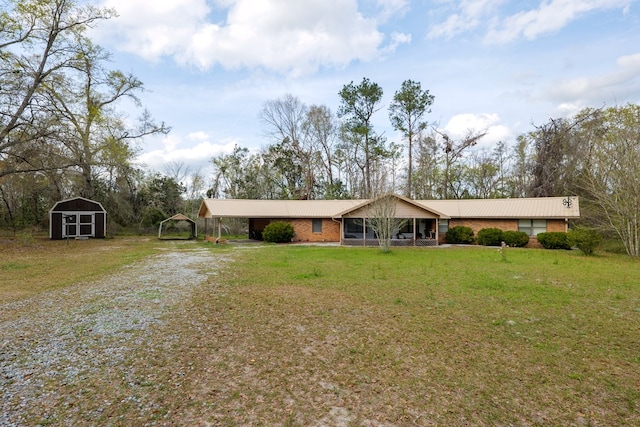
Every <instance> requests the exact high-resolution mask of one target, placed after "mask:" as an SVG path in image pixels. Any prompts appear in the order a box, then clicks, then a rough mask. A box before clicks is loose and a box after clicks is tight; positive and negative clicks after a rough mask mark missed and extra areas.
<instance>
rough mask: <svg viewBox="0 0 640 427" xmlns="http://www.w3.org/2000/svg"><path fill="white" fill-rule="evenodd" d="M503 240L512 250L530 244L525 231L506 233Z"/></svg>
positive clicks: (503, 234)
mask: <svg viewBox="0 0 640 427" xmlns="http://www.w3.org/2000/svg"><path fill="white" fill-rule="evenodd" d="M502 240H504V242H505V243H506V244H507V245H509V246H511V247H512V248H522V247H524V246H527V243H529V235H528V234H527V233H525V232H524V231H505V232H504V233H502Z"/></svg>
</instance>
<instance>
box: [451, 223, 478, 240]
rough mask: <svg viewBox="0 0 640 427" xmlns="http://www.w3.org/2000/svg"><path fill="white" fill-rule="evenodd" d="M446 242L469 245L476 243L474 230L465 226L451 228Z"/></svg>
mask: <svg viewBox="0 0 640 427" xmlns="http://www.w3.org/2000/svg"><path fill="white" fill-rule="evenodd" d="M445 240H446V241H447V243H453V244H469V243H473V242H474V240H475V239H474V238H473V230H472V229H471V228H470V227H465V226H464V225H458V226H456V227H451V228H450V229H449V231H447V234H445Z"/></svg>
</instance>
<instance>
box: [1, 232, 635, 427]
mask: <svg viewBox="0 0 640 427" xmlns="http://www.w3.org/2000/svg"><path fill="white" fill-rule="evenodd" d="M78 243H86V242H78ZM113 243H114V245H115V244H116V243H117V240H115V241H114V242H113ZM137 245H138V246H136V244H132V247H130V248H128V249H126V250H124V249H118V250H106V249H103V250H102V253H103V254H106V255H105V256H104V257H106V258H113V259H112V260H111V261H109V262H111V263H112V264H109V263H108V262H107V261H99V260H98V259H97V258H99V256H98V255H97V254H98V253H99V252H100V250H99V249H98V248H97V247H96V248H93V249H91V250H88V248H89V247H88V246H83V247H82V250H80V249H78V251H79V252H78V253H85V255H86V254H88V253H91V254H93V255H86V256H85V257H78V258H76V259H77V260H79V259H85V258H86V259H92V257H93V256H95V257H96V259H95V260H94V262H104V263H105V264H99V265H97V266H94V268H93V269H91V268H89V267H82V268H79V270H84V271H85V273H84V274H103V273H105V272H108V271H109V269H110V268H113V267H108V266H107V265H111V266H115V265H122V263H126V262H130V261H131V260H134V259H138V258H139V257H142V256H145V254H147V255H148V254H150V253H154V252H155V251H157V250H159V249H171V250H176V249H178V250H179V249H180V248H181V247H180V246H178V245H177V244H175V243H174V244H171V245H170V244H169V243H167V242H162V243H160V244H159V243H158V242H157V241H154V242H153V243H148V242H142V243H140V242H139V243H138V244H137ZM190 245H191V246H190V247H191V248H193V247H194V246H193V245H200V243H191V244H190ZM202 245H204V246H206V247H207V248H209V250H210V251H211V256H212V257H213V258H215V256H216V255H218V254H220V255H221V254H223V253H226V252H228V251H234V249H233V247H232V245H212V244H202ZM36 246H37V245H36ZM120 246H122V244H121V245H120ZM57 248H58V249H59V250H60V252H62V250H63V246H59V247H57ZM29 250H32V248H30V249H29ZM127 251H128V253H129V255H126V254H125V252H127ZM42 252H43V253H47V254H51V255H50V256H51V258H52V259H51V260H49V261H47V263H48V264H47V265H49V267H48V268H49V269H55V268H58V267H54V265H55V264H56V263H57V262H63V261H62V259H63V258H64V257H62V255H56V254H54V251H44V250H43V251H42ZM94 252H95V254H94ZM234 252H235V254H234V257H235V259H236V261H235V262H234V263H233V265H232V266H228V267H226V268H224V270H215V269H214V268H211V269H210V270H207V267H206V266H203V267H202V268H203V273H205V274H206V276H207V277H208V280H206V281H204V282H203V283H201V284H198V286H195V287H194V289H193V297H192V298H191V299H190V300H187V301H181V302H180V303H179V304H177V305H176V306H175V308H174V309H173V311H172V312H170V313H167V315H166V318H165V320H166V322H163V323H161V324H158V325H154V327H153V329H151V328H149V329H148V330H145V334H144V337H145V340H144V341H143V342H144V345H140V346H139V347H138V348H136V349H135V350H134V351H132V352H131V354H130V355H129V357H128V358H127V359H126V360H124V361H122V362H121V363H120V364H119V368H120V369H122V372H123V374H118V375H115V374H114V372H119V371H113V372H112V371H110V370H112V369H114V368H113V367H106V368H105V370H104V372H101V373H97V374H94V373H90V374H89V373H87V374H86V375H87V378H85V379H83V382H82V384H81V387H82V393H86V395H85V394H81V393H80V392H79V391H78V389H77V388H74V387H76V386H74V387H71V386H63V387H61V388H59V389H57V393H56V395H57V396H58V397H59V403H57V404H56V406H57V415H58V418H57V419H65V420H66V419H75V420H79V419H78V417H79V416H81V415H78V414H93V415H96V414H97V415H98V416H99V417H101V418H98V419H99V422H101V423H103V424H114V425H136V424H139V422H140V419H144V420H145V422H146V423H148V424H163V425H164V424H167V425H173V424H182V425H295V426H298V425H380V426H382V425H453V426H458V425H504V426H506V425H530V426H537V425H540V426H541V425H629V426H631V425H640V374H639V372H640V357H639V356H638V355H639V354H640V341H639V340H638V337H639V336H640V329H639V327H638V325H639V324H640V288H639V287H638V283H637V278H638V277H640V263H638V261H637V260H632V259H630V258H628V257H624V256H618V255H611V254H606V255H599V256H596V257H585V256H582V255H580V254H579V253H578V252H577V251H561V252H555V251H546V250H532V249H510V250H509V254H508V261H509V262H503V260H502V256H501V253H500V252H498V251H497V250H495V249H493V248H480V247H471V248H429V249H424V248H423V249H414V248H401V249H394V250H393V251H392V252H391V253H388V254H382V253H381V252H380V251H379V250H378V249H373V248H343V247H313V246H295V245H269V246H252V249H251V250H236V251H234ZM58 256H59V258H56V257H58ZM2 262H3V265H4V264H9V263H24V265H29V266H31V265H32V264H34V263H35V258H33V259H24V260H20V259H19V258H17V257H16V258H12V259H5V258H3V261H2ZM77 262H80V261H77ZM31 268H33V267H29V268H25V269H20V270H15V269H10V268H9V269H7V270H2V274H13V275H14V276H12V277H15V278H19V277H21V276H25V275H24V273H25V271H30V269H31ZM63 270H64V269H63ZM44 271H46V269H45V270H44ZM56 271H57V270H56ZM0 283H4V281H2V282H0ZM137 296H138V297H140V298H143V299H150V300H154V299H156V298H159V297H161V295H160V293H159V292H156V291H155V290H153V289H151V290H146V291H144V292H140V293H139V294H138V295H137ZM96 303H97V304H98V303H99V302H96ZM98 308H100V307H96V309H98ZM65 387H67V389H65ZM77 387H79V386H77ZM70 396H71V397H72V400H73V399H75V400H73V401H74V404H75V405H76V406H75V407H73V408H67V407H65V406H64V405H65V403H64V402H65V401H66V399H69V398H71V397H70ZM105 402H108V405H107V403H105ZM140 408H145V409H144V412H143V411H142V409H140ZM86 416H89V415H86ZM35 421H36V422H35V423H43V422H46V421H47V420H46V419H42V417H40V418H39V419H37V420H35ZM79 421H82V420H81V419H80V420H79ZM87 422H89V421H88V420H87Z"/></svg>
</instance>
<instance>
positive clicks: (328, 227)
mask: <svg viewBox="0 0 640 427" xmlns="http://www.w3.org/2000/svg"><path fill="white" fill-rule="evenodd" d="M275 221H283V222H288V223H290V224H291V225H293V230H294V231H295V233H296V234H295V236H294V237H293V241H294V242H340V223H339V222H336V221H333V220H331V219H328V218H324V219H322V232H321V233H314V232H313V220H312V219H310V218H305V219H290V218H282V219H253V220H251V221H250V223H251V225H250V228H251V229H259V230H262V229H264V227H265V226H266V225H267V224H269V223H271V222H275ZM459 225H462V226H465V227H470V228H471V229H472V230H473V233H474V235H477V234H478V231H480V230H482V229H483V228H499V229H501V230H503V231H518V220H517V219H450V220H449V228H452V227H456V226H459ZM547 231H567V224H566V222H565V221H564V220H563V219H549V220H547ZM438 237H439V243H440V244H442V243H445V236H444V233H442V234H440V235H439V236H438ZM527 247H541V245H540V244H539V243H538V240H537V239H536V238H535V237H530V238H529V243H528V244H527Z"/></svg>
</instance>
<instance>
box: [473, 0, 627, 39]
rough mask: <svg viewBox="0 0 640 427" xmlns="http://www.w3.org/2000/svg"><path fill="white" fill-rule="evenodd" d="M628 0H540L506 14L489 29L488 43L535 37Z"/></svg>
mask: <svg viewBox="0 0 640 427" xmlns="http://www.w3.org/2000/svg"><path fill="white" fill-rule="evenodd" d="M630 1H631V0H582V1H575V0H551V1H543V2H541V4H540V6H539V7H538V8H537V9H532V10H529V11H523V12H519V13H516V14H514V15H511V16H509V17H507V18H505V19H504V20H503V21H502V22H501V23H500V25H499V26H497V27H496V28H493V29H491V30H490V31H489V32H488V33H487V35H486V37H485V42H487V43H507V42H511V41H513V40H516V39H518V38H520V37H525V38H526V39H527V40H534V39H536V38H537V37H538V36H540V35H542V34H547V33H552V32H555V31H558V30H560V29H562V28H563V27H565V26H566V25H567V24H569V23H570V22H572V21H574V20H576V19H578V18H579V17H580V16H582V15H584V14H586V13H589V12H593V11H597V10H606V9H614V8H618V7H622V8H625V9H626V8H627V7H628V6H629V3H630Z"/></svg>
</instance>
